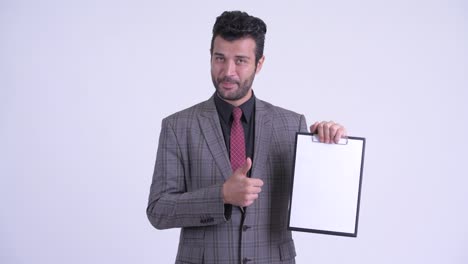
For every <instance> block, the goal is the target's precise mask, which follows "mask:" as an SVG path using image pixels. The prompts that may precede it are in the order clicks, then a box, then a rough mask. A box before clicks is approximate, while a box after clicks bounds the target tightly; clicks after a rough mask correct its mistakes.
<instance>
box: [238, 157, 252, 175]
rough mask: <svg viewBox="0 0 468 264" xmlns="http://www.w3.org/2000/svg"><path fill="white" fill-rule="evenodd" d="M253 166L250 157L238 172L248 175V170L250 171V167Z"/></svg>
mask: <svg viewBox="0 0 468 264" xmlns="http://www.w3.org/2000/svg"><path fill="white" fill-rule="evenodd" d="M251 167H252V160H251V159H250V158H247V159H246V160H245V162H244V164H243V165H242V166H241V167H239V168H238V169H237V170H236V172H237V173H240V174H242V175H247V172H249V170H250V168H251Z"/></svg>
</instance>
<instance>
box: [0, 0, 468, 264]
mask: <svg viewBox="0 0 468 264" xmlns="http://www.w3.org/2000/svg"><path fill="white" fill-rule="evenodd" d="M278 2H279V1H278ZM233 9H241V10H245V11H247V12H249V13H251V14H252V15H255V16H259V17H261V18H262V19H264V21H265V22H266V23H267V25H268V32H267V39H266V49H265V55H266V61H265V64H264V68H263V70H262V72H261V73H260V75H258V77H257V78H256V81H255V83H254V90H255V93H256V95H257V96H258V97H259V98H261V99H263V100H266V101H269V102H272V103H274V104H276V105H279V106H282V107H285V108H288V109H291V110H295V111H297V112H299V113H303V114H305V115H306V117H307V119H308V121H309V122H312V121H315V120H329V119H333V120H336V121H338V122H340V123H342V124H345V125H346V127H347V128H348V131H349V134H350V135H354V136H362V137H366V138H367V146H366V157H365V167H364V178H363V189H362V190H363V193H362V197H361V214H360V222H359V236H358V238H344V237H335V236H326V235H319V234H307V233H299V232H295V233H294V239H295V242H296V246H297V252H298V257H297V262H298V263H325V264H327V263H369V264H370V263H391V264H394V263H460V264H461V263H468V190H467V186H468V173H467V165H468V164H467V163H468V155H467V151H468V140H467V138H466V136H467V135H468V133H467V132H468V118H467V113H468V106H467V99H468V92H467V89H468V74H467V72H468V71H467V69H468V67H467V66H468V53H467V51H468V48H467V47H468V4H467V2H466V1H462V0H459V1H456V0H434V1H430V0H429V1H422V0H421V1H417V0H393V1H390V0H389V1H371V0H369V1H301V2H299V1H281V2H279V3H271V1H234V2H233V1H229V2H228V1H186V2H182V1H164V2H161V1H149V0H148V1H115V0H113V1H111V0H105V1H104V0H101V1H99V0H97V1H95V0H86V1H78V0H77V1H58V0H57V1H52V0H48V1H47V0H44V1H21V0H16V1H13V0H11V1H8V0H3V1H0V263H2V264H3V263H7V264H10V263H47V264H51V263H72V264H73V263H115V264H117V263H173V262H174V259H175V254H176V248H177V242H178V230H176V229H175V230H167V231H158V230H155V229H154V228H152V227H151V225H150V224H149V222H148V220H147V219H146V215H145V208H146V203H147V197H148V193H149V186H150V183H151V177H152V171H153V166H154V160H155V155H156V154H155V153H156V148H157V141H158V135H159V131H160V124H161V119H162V118H163V117H165V116H167V115H169V114H171V113H173V112H175V111H178V110H181V109H183V108H186V107H189V106H191V105H193V104H195V103H197V102H200V101H202V100H205V99H207V98H208V97H209V96H211V94H212V93H213V91H214V88H213V86H212V84H211V79H210V75H209V59H210V58H209V45H210V39H211V29H212V26H213V23H214V21H215V18H216V16H218V15H219V14H221V12H222V11H223V10H233Z"/></svg>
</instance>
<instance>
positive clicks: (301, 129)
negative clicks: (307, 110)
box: [299, 115, 309, 132]
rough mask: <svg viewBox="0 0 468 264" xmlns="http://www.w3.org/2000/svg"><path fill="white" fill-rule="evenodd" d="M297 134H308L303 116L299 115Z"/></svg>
mask: <svg viewBox="0 0 468 264" xmlns="http://www.w3.org/2000/svg"><path fill="white" fill-rule="evenodd" d="M299 132H309V130H308V129H307V122H306V119H305V116H304V115H301V119H300V121H299Z"/></svg>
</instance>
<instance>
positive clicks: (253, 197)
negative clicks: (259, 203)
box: [247, 193, 258, 201]
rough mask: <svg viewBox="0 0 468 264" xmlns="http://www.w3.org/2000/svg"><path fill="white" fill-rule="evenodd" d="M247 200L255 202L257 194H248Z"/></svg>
mask: <svg viewBox="0 0 468 264" xmlns="http://www.w3.org/2000/svg"><path fill="white" fill-rule="evenodd" d="M247 199H248V200H250V201H254V200H257V199H258V194H256V193H253V194H249V195H247Z"/></svg>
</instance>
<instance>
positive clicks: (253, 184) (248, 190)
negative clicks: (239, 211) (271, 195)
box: [223, 158, 263, 207]
mask: <svg viewBox="0 0 468 264" xmlns="http://www.w3.org/2000/svg"><path fill="white" fill-rule="evenodd" d="M251 167H252V160H251V159H250V158H247V159H246V161H245V163H244V165H242V166H241V167H239V168H238V169H237V170H236V171H235V172H234V173H233V174H232V175H231V177H229V179H227V181H226V182H225V183H224V184H223V200H224V203H226V204H232V205H236V206H241V207H246V206H249V205H251V204H252V203H253V202H254V201H255V200H256V199H257V198H258V194H259V193H260V192H261V191H262V188H261V187H262V186H263V181H262V180H260V179H253V178H248V177H247V172H248V171H249V170H250V168H251Z"/></svg>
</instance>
